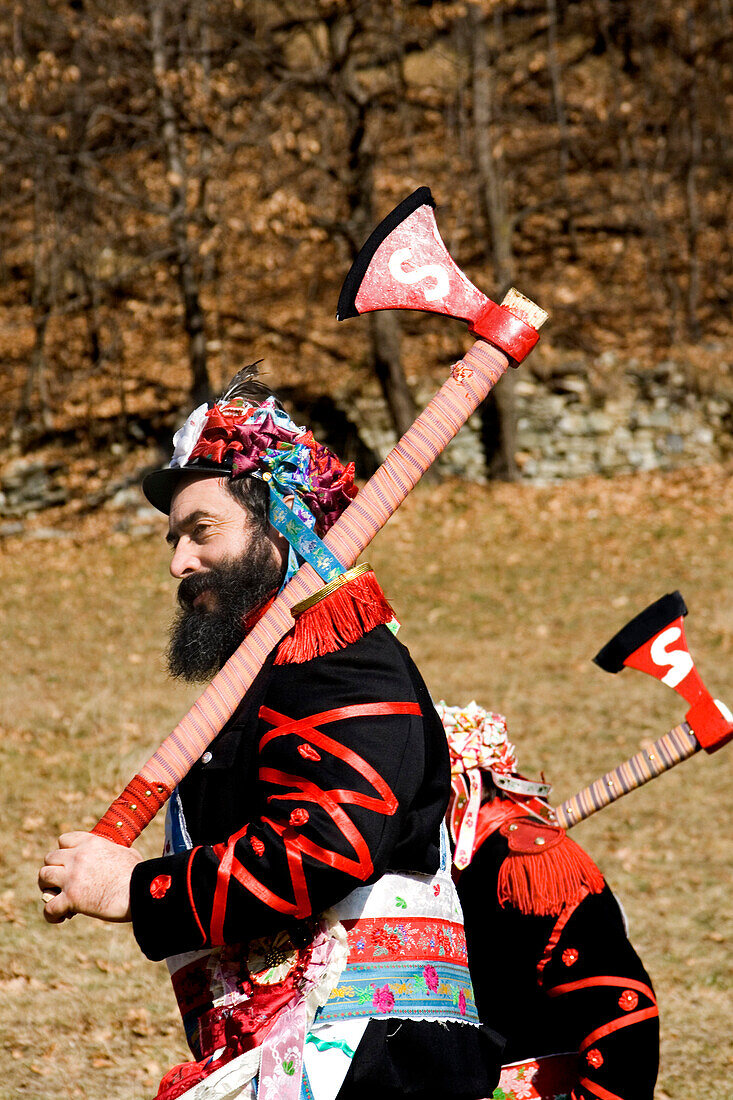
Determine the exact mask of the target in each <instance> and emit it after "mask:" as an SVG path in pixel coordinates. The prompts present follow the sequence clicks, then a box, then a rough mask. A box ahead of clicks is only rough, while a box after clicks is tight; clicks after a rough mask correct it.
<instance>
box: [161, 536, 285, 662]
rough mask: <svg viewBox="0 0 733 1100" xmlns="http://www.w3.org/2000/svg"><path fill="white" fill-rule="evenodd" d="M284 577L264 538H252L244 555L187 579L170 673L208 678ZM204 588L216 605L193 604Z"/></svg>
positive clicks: (169, 656) (171, 644)
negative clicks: (252, 615)
mask: <svg viewBox="0 0 733 1100" xmlns="http://www.w3.org/2000/svg"><path fill="white" fill-rule="evenodd" d="M281 579H282V578H281V567H280V566H279V565H278V564H277V561H276V560H275V558H274V556H273V553H272V543H271V542H270V540H269V539H268V538H267V537H266V536H262V538H258V539H256V540H253V542H252V543H251V544H250V546H249V547H248V548H247V551H246V553H244V554H243V555H242V556H241V557H239V558H230V559H228V560H227V561H224V562H223V563H222V564H221V565H217V566H215V567H212V568H211V569H207V570H206V572H204V573H193V574H192V575H191V576H190V577H184V578H183V580H182V581H181V583H180V585H179V586H178V602H179V604H180V610H179V611H178V612H177V613H176V617H175V619H174V621H173V623H172V625H171V636H170V641H169V643H168V650H167V654H166V656H167V661H168V671H169V672H170V674H171V676H175V677H177V678H178V679H181V680H188V681H189V682H190V683H198V682H201V681H204V680H209V679H210V678H211V677H212V676H213V675H214V674H215V673H216V672H218V671H219V669H220V668H221V667H222V666H223V665H224V664H225V663H226V661H228V659H229V658H230V657H231V655H232V653H234V650H235V649H236V648H237V646H238V645H239V643H240V642H241V641H242V639H243V638H244V636H245V627H244V623H245V621H246V619H247V617H248V616H249V615H251V614H252V612H253V611H255V610H256V609H257V608H258V607H259V606H260V605H261V604H263V603H264V602H265V601H266V600H267V599H268V598H269V597H270V596H271V595H272V594H273V593H274V592H275V591H276V589H277V588H278V587H279V585H280V582H281ZM202 592H208V593H210V596H209V597H208V598H209V599H211V598H212V597H213V604H214V606H213V607H212V608H209V607H207V606H206V605H205V604H204V603H201V604H200V605H199V606H198V607H194V606H193V602H194V600H195V599H196V597H197V596H200V595H201V593H202Z"/></svg>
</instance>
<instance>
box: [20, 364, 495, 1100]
mask: <svg viewBox="0 0 733 1100" xmlns="http://www.w3.org/2000/svg"><path fill="white" fill-rule="evenodd" d="M174 443H175V449H174V455H173V458H172V460H171V464H170V466H169V467H167V468H165V469H164V470H160V471H156V472H154V473H153V474H151V475H149V476H148V477H147V478H146V480H145V482H144V485H143V488H144V491H145V493H146V496H147V497H148V499H149V500H150V501H151V502H152V503H153V504H154V505H155V506H156V507H157V508H159V509H160V510H161V511H163V512H165V513H168V515H169V530H168V539H169V542H170V544H171V546H172V550H173V557H172V561H171V572H172V574H173V576H174V577H176V578H178V579H179V581H180V586H179V590H178V601H179V605H180V611H179V614H178V618H177V620H176V623H175V624H174V628H173V632H172V637H171V641H170V647H169V654H168V658H169V666H170V670H171V672H172V673H173V674H174V675H176V676H182V677H184V678H185V679H189V680H200V679H206V678H208V677H209V676H210V675H211V674H212V673H214V672H215V671H216V670H218V669H219V668H220V667H221V666H222V665H223V664H224V662H225V661H226V660H227V658H228V657H229V656H230V655H231V653H232V652H233V651H234V649H235V648H236V646H237V645H238V644H239V642H240V641H241V640H242V638H243V637H244V636H245V634H246V633H247V631H248V630H249V629H251V627H252V625H253V624H254V623H255V622H256V621H257V619H258V618H259V616H260V615H261V614H263V612H264V610H265V608H266V606H267V604H268V602H269V600H270V599H271V598H273V597H274V595H275V594H276V593H277V591H278V590H279V588H280V587H281V586H282V584H283V583H285V582H286V581H287V580H288V579H289V577H290V576H291V575H292V574H293V572H294V571H295V570H296V569H297V568H298V567H299V565H300V564H301V563H302V561H303V560H308V561H310V562H311V564H314V563H321V566H322V563H323V562H324V561H326V562H327V559H328V556H329V551H328V549H327V547H326V546H325V544H324V543H323V542H322V541H321V536H322V535H323V533H324V532H325V531H326V530H327V529H328V527H329V526H330V524H331V523H332V522H333V521H334V520H335V519H336V518H337V517H338V515H339V514H340V512H341V511H342V510H343V508H344V507H345V506H346V504H347V503H348V502H349V500H350V498H351V497H352V496H354V495H355V492H356V490H355V488H354V486H353V467H346V468H344V467H343V466H342V465H341V464H340V463H339V462H338V459H336V457H335V456H334V455H332V454H331V453H330V452H329V451H327V449H326V448H324V447H322V446H321V445H319V444H318V443H316V441H315V440H314V439H313V436H312V435H311V433H310V432H306V431H305V430H304V429H299V428H296V426H295V425H294V424H293V423H292V421H291V420H290V418H289V417H288V416H287V415H286V414H285V412H284V411H283V410H282V407H281V406H280V405H279V403H278V402H277V401H276V399H275V398H274V395H272V394H271V393H270V391H268V390H266V389H265V388H264V387H263V386H262V385H261V383H259V382H257V381H255V380H253V378H252V375H251V372H243V374H242V375H240V376H237V379H235V383H234V385H233V386H232V387H230V389H229V390H228V391H227V393H226V394H225V395H224V397H223V398H221V399H220V400H219V401H218V402H217V403H216V405H214V406H213V407H211V408H207V407H206V406H202V407H200V408H199V409H197V410H196V411H195V412H194V413H193V414H192V416H191V417H190V418H189V420H188V421H187V423H186V425H185V426H184V428H183V429H181V431H180V432H179V433H177V435H176V437H175V440H174ZM322 567H323V566H322ZM349 575H350V579H348V580H347V583H345V584H344V583H341V581H339V583H338V585H337V588H336V590H333V589H334V586H333V585H332V584H328V585H327V586H326V587H325V589H324V590H323V593H322V595H323V598H318V595H317V598H315V600H314V601H307V602H308V603H312V606H310V607H308V608H301V609H300V613H298V609H297V608H294V609H293V610H294V614H295V615H296V625H295V627H294V629H293V631H291V633H290V634H289V635H288V636H286V638H285V639H284V640H283V642H282V643H281V644H280V645H279V646H278V647H276V649H275V650H274V651H273V652H272V653H271V654H270V655H269V657H268V658H267V660H266V662H265V664H264V666H263V668H262V670H261V672H260V674H259V675H258V677H257V679H256V680H255V682H254V684H253V685H252V687H251V689H250V690H249V691H248V692H247V695H246V697H245V698H244V699H243V701H242V703H241V704H240V706H239V708H238V709H237V711H236V712H235V714H234V716H233V717H232V719H231V720H230V721H229V722H228V723H227V725H226V726H225V727H224V729H223V730H222V732H221V733H220V734H219V736H218V737H217V738H216V739H215V741H214V742H213V743H212V744H211V746H210V748H209V750H207V751H206V752H205V753H204V754H203V756H202V757H201V759H200V760H199V761H197V762H196V763H195V764H194V766H193V767H192V769H191V771H190V773H189V774H188V776H187V777H186V778H185V780H184V781H183V782H182V783H181V784H180V786H179V788H178V789H177V790H176V791H175V792H174V794H173V796H172V798H171V800H170V802H169V806H168V813H167V822H166V847H165V851H164V854H163V856H162V857H161V858H159V859H153V860H147V861H142V860H141V859H140V857H139V856H138V854H137V853H136V852H135V851H134V849H124V848H120V847H119V846H117V845H115V844H113V843H111V842H110V841H107V840H105V839H103V838H100V837H96V836H92V835H90V834H86V833H70V834H66V835H65V836H63V837H61V839H60V846H59V849H58V850H57V851H55V852H52V853H51V854H50V855H49V856H48V857H47V858H46V866H45V867H44V868H43V869H42V870H41V872H40V875H39V885H40V887H41V889H43V890H54V891H57V893H56V895H55V896H54V897H53V898H52V899H50V900H48V901H47V902H46V906H45V910H44V913H45V916H46V919H47V920H48V921H50V922H52V923H58V922H60V921H63V920H64V919H66V918H67V917H69V916H73V915H74V913H85V914H88V915H90V916H93V917H97V918H100V919H103V920H118V921H126V920H127V921H129V920H131V921H132V925H133V930H134V933H135V936H136V938H137V941H138V943H139V945H140V947H141V949H142V950H143V952H144V953H145V954H146V955H147V956H148V957H149V958H150V959H154V960H157V959H162V958H165V959H166V960H167V962H168V966H169V970H170V972H171V976H172V980H173V985H174V989H175V993H176V996H177V999H178V1002H179V1005H180V1008H181V1012H182V1016H183V1021H184V1026H185V1029H186V1034H187V1038H188V1041H189V1045H190V1047H191V1050H192V1052H193V1055H194V1060H193V1061H192V1062H188V1063H185V1064H184V1065H182V1066H178V1067H175V1068H174V1069H173V1070H171V1071H170V1072H169V1073H168V1074H167V1075H166V1076H165V1077H164V1079H163V1081H162V1082H161V1086H160V1090H159V1092H158V1100H174V1098H176V1097H179V1096H184V1095H185V1096H186V1097H187V1100H203V1098H204V1097H206V1098H213V1097H217V1098H222V1100H223V1098H229V1097H232V1098H233V1097H245V1098H253V1097H255V1096H260V1097H273V1098H274V1097H277V1098H278V1100H299V1098H300V1097H301V1096H303V1097H313V1098H314V1100H334V1098H336V1097H338V1098H340V1100H359V1098H367V1097H368V1098H369V1100H372V1098H373V1097H374V1096H375V1095H377V1094H379V1095H380V1097H383V1098H384V1100H389V1098H394V1100H396V1098H397V1097H403V1096H407V1097H413V1098H415V1100H444V1098H445V1097H447V1096H450V1097H452V1098H454V1100H477V1098H479V1097H485V1096H488V1095H490V1094H491V1092H492V1089H493V1087H494V1085H495V1084H496V1081H497V1080H498V1069H499V1061H500V1053H501V1044H500V1041H499V1040H498V1038H497V1037H496V1036H495V1035H494V1033H493V1032H492V1031H490V1030H489V1029H488V1028H486V1027H485V1026H483V1025H480V1024H479V1020H478V1016H477V1014H476V1009H475V1003H474V999H473V992H472V988H471V983H470V979H469V976H468V970H467V965H466V951H465V938H464V935H463V927H462V919H461V914H460V907H459V905H458V902H457V897H456V894H455V890H454V887H453V884H452V881H451V876H450V857H449V852H448V845H447V842H446V836H445V830H444V828H441V822H442V819H443V815H444V813H445V809H446V806H447V803H448V797H449V791H450V769H449V761H448V752H447V745H446V740H445V734H444V732H443V728H442V726H441V723H440V721H439V719H438V717H437V715H436V712H435V710H434V708H433V706H432V704H431V701H430V698H429V695H428V692H427V689H426V687H425V685H424V683H423V681H422V679H421V677H420V675H419V673H418V671H417V669H416V668H415V666H414V664H413V663H412V661H411V659H410V657H409V654H408V652H407V650H406V649H405V648H404V647H403V646H401V645H400V644H399V643H398V642H397V641H396V639H395V638H394V636H393V633H392V632H391V630H390V629H388V626H387V624H388V623H391V622H392V621H393V614H392V610H391V608H390V607H389V604H388V603H387V601H386V599H385V598H384V595H383V593H382V591H381V589H380V588H379V586H378V584H377V583H376V580H375V579H374V575H373V573H371V571H370V570H369V569H368V567H357V568H356V569H355V570H351V571H349Z"/></svg>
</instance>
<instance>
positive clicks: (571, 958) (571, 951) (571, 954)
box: [562, 947, 578, 966]
mask: <svg viewBox="0 0 733 1100" xmlns="http://www.w3.org/2000/svg"><path fill="white" fill-rule="evenodd" d="M562 961H563V962H564V963H565V965H566V966H572V965H573V963H576V962H577V961H578V952H577V951H576V950H575V948H574V947H566V948H565V950H564V951H563V953H562Z"/></svg>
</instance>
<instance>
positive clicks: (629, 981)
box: [547, 974, 657, 1004]
mask: <svg viewBox="0 0 733 1100" xmlns="http://www.w3.org/2000/svg"><path fill="white" fill-rule="evenodd" d="M593 985H606V986H608V985H610V986H617V987H618V988H619V989H636V990H638V991H639V993H644V994H645V995H646V996H647V997H648V998H649V1000H650V1001H651V1002H652V1004H656V1003H657V998H656V997H655V996H654V990H653V989H652V988H651V987H650V986H648V985H646V984H645V983H644V982H639V981H637V980H636V979H635V978H621V977H619V976H618V975H611V974H599V975H598V976H597V977H595V978H579V979H578V981H577V982H566V983H565V985H555V986H553V987H552V989H548V991H547V996H548V997H560V996H562V994H563V993H572V992H574V990H576V989H587V988H588V987H590V986H593Z"/></svg>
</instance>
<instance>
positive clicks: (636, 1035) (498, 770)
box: [437, 703, 659, 1100]
mask: <svg viewBox="0 0 733 1100" xmlns="http://www.w3.org/2000/svg"><path fill="white" fill-rule="evenodd" d="M437 710H438V713H439V714H440V716H441V719H442V721H443V724H444V726H445V729H446V733H447V736H448V744H449V748H450V754H451V771H452V794H451V805H450V810H449V814H448V820H449V824H450V831H451V835H452V840H453V845H454V861H455V872H454V873H455V876H456V879H457V886H458V894H459V897H460V900H461V905H462V907H463V913H464V922H465V929H466V938H467V941H468V953H469V964H470V967H471V976H472V979H473V985H474V990H475V994H476V1004H477V1006H478V1010H479V1015H480V1017H481V1019H482V1020H483V1021H484V1022H485V1023H488V1024H489V1025H490V1026H492V1027H495V1028H496V1029H497V1030H499V1031H501V1032H502V1033H503V1034H504V1036H505V1037H506V1048H505V1051H504V1063H505V1064H504V1068H503V1070H502V1075H501V1080H500V1084H499V1088H498V1089H497V1090H496V1092H495V1093H494V1096H495V1097H499V1098H501V1100H531V1098H532V1097H538V1096H539V1097H542V1100H553V1098H554V1097H556V1096H566V1095H568V1094H569V1095H570V1096H571V1097H572V1098H573V1100H652V1098H653V1096H654V1084H655V1081H656V1077H657V1069H658V1064H659V1018H658V1012H657V1005H656V999H655V996H654V991H653V989H652V984H651V980H650V978H649V975H648V974H647V972H646V970H645V969H644V967H643V966H642V963H641V960H640V959H639V957H638V955H637V954H636V952H635V951H634V949H633V947H632V946H631V944H630V942H629V939H628V935H627V929H626V924H625V919H624V916H623V913H622V911H621V908H620V906H619V904H618V902H617V900H616V898H615V897H614V895H613V894H612V892H611V890H610V889H609V887H608V886H607V884H606V883H605V881H604V879H603V876H602V875H601V873H600V871H599V870H598V868H597V867H596V865H595V863H593V861H592V860H591V859H590V857H589V856H588V855H587V854H586V853H585V852H584V851H583V849H581V848H580V847H579V846H578V845H577V844H576V843H575V842H574V841H573V840H571V839H570V837H568V836H567V835H566V833H565V832H564V831H563V830H562V829H560V828H559V827H558V826H557V824H556V823H554V821H553V814H552V810H551V807H550V806H549V804H548V803H547V802H546V798H547V795H548V794H549V791H550V787H549V785H548V784H546V783H535V782H531V781H530V780H527V779H525V778H523V777H522V776H520V775H519V774H518V773H517V761H516V755H515V750H514V746H513V745H512V744H511V743H510V742H509V740H508V737H507V728H506V721H505V719H504V718H503V716H502V715H500V714H494V713H491V712H488V711H486V710H484V709H483V708H482V707H479V706H478V705H477V704H476V703H470V704H469V705H468V706H467V707H464V708H459V707H449V706H446V704H445V703H440V704H439V705H438V707H437Z"/></svg>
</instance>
